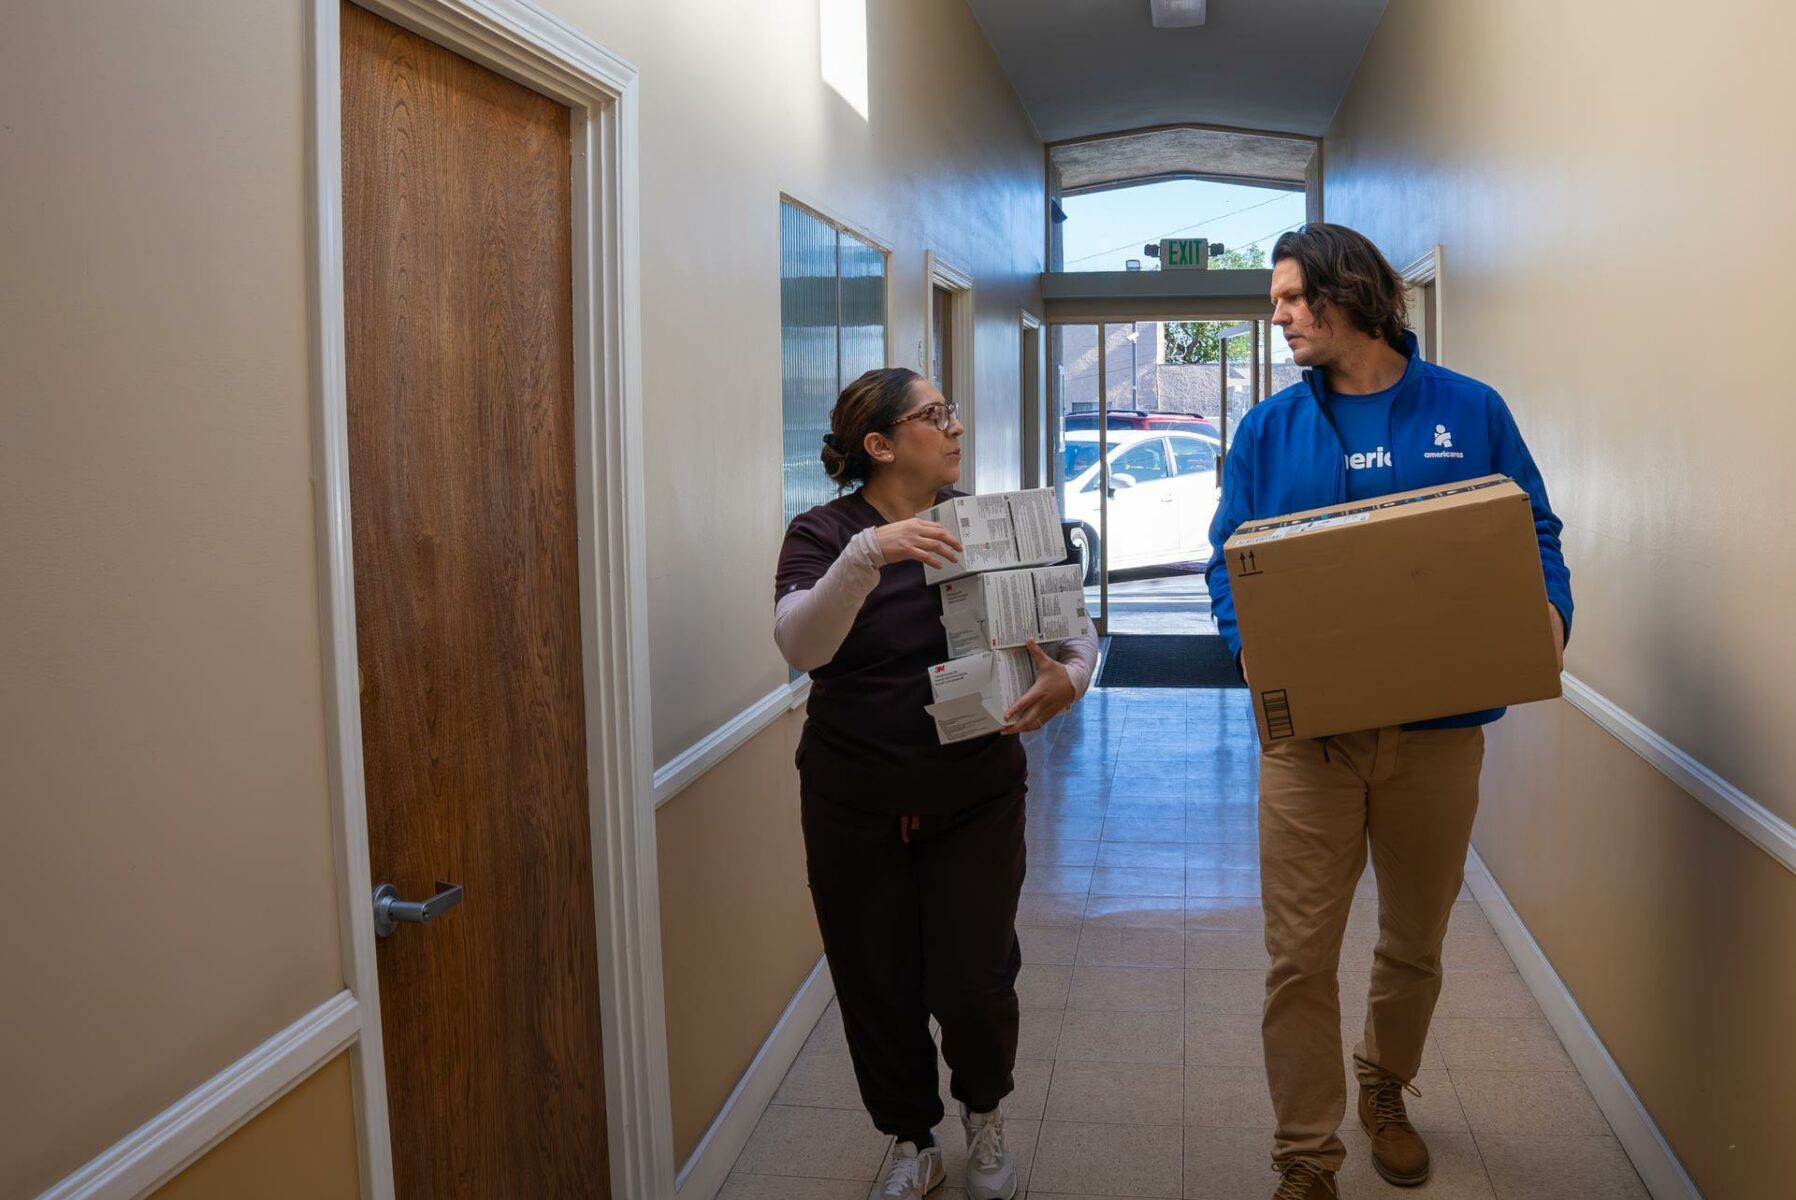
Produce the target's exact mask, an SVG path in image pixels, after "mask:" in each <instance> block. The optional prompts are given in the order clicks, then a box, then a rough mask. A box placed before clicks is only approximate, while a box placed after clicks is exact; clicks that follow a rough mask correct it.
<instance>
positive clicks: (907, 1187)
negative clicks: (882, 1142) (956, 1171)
mask: <svg viewBox="0 0 1796 1200" xmlns="http://www.w3.org/2000/svg"><path fill="white" fill-rule="evenodd" d="M946 1178H948V1172H947V1170H946V1169H945V1168H944V1167H943V1166H942V1148H941V1147H940V1146H938V1145H936V1144H935V1139H934V1138H931V1139H929V1145H927V1146H924V1147H922V1148H921V1149H919V1148H918V1146H917V1144H916V1143H915V1142H899V1143H898V1144H897V1145H896V1146H894V1147H892V1165H891V1167H889V1168H888V1169H887V1170H886V1177H885V1179H884V1180H883V1181H882V1182H881V1183H880V1185H879V1191H878V1192H876V1193H874V1194H875V1195H876V1196H878V1197H879V1200H923V1197H924V1196H926V1195H928V1194H929V1193H930V1192H933V1191H934V1190H935V1189H936V1188H939V1187H941V1186H942V1181H943V1180H944V1179H946Z"/></svg>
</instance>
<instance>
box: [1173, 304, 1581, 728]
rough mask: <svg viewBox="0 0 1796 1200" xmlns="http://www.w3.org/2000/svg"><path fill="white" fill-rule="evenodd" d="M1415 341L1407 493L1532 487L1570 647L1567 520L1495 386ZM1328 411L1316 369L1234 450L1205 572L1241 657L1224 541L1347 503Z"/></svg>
mask: <svg viewBox="0 0 1796 1200" xmlns="http://www.w3.org/2000/svg"><path fill="white" fill-rule="evenodd" d="M1406 342H1407V345H1406V347H1405V353H1406V354H1407V355H1408V356H1409V365H1408V366H1407V367H1406V368H1405V369H1404V372H1403V378H1402V380H1400V381H1399V383H1398V386H1397V394H1396V395H1395V396H1394V397H1393V398H1392V400H1391V431H1390V438H1389V439H1388V440H1387V441H1386V442H1385V445H1387V446H1389V447H1390V448H1391V460H1392V469H1393V470H1394V472H1395V475H1396V484H1397V487H1396V490H1397V491H1400V492H1407V491H1413V490H1415V489H1417V488H1425V487H1434V486H1436V485H1440V484H1448V483H1455V482H1458V481H1461V480H1466V479H1477V478H1478V477H1479V476H1482V475H1507V476H1509V477H1510V478H1511V479H1513V480H1515V481H1516V483H1518V484H1520V485H1521V486H1522V487H1523V488H1525V489H1526V490H1527V492H1528V499H1529V501H1530V502H1531V503H1532V505H1533V507H1534V530H1535V534H1536V536H1538V538H1539V539H1540V566H1541V571H1542V573H1543V574H1544V575H1545V576H1546V585H1547V599H1548V600H1550V601H1551V602H1552V604H1553V607H1555V608H1557V609H1558V610H1559V615H1560V616H1561V617H1563V618H1564V619H1565V634H1566V639H1567V640H1568V641H1569V640H1570V638H1571V627H1572V595H1571V572H1570V571H1568V570H1567V569H1566V566H1565V556H1564V555H1563V554H1562V553H1561V552H1560V549H1559V531H1560V530H1561V529H1562V528H1563V527H1564V522H1562V521H1560V519H1559V518H1558V517H1557V516H1555V515H1554V514H1553V509H1552V506H1551V505H1550V504H1549V503H1548V502H1547V488H1546V484H1545V482H1543V481H1542V480H1541V477H1540V470H1539V468H1537V467H1536V466H1535V465H1534V458H1533V456H1532V455H1530V454H1529V453H1528V447H1527V445H1526V444H1525V443H1524V442H1523V441H1522V435H1521V431H1520V430H1518V429H1517V428H1516V426H1515V418H1514V417H1513V416H1511V415H1510V413H1509V406H1508V405H1507V404H1504V403H1503V398H1502V397H1501V396H1499V395H1497V393H1496V391H1495V389H1493V388H1490V387H1488V386H1486V385H1485V384H1482V383H1479V382H1478V381H1477V380H1476V379H1468V378H1467V377H1466V376H1464V375H1459V374H1455V373H1454V372H1452V371H1449V370H1447V369H1446V368H1445V367H1440V366H1436V365H1435V364H1433V363H1428V362H1423V361H1422V360H1421V359H1420V358H1418V357H1417V356H1416V340H1415V337H1414V336H1413V335H1409V336H1407V337H1406ZM1328 406H1329V399H1328V386H1327V383H1326V381H1325V380H1324V379H1323V374H1322V372H1320V371H1305V372H1304V373H1303V381H1302V382H1301V383H1297V384H1293V385H1292V386H1291V387H1288V388H1286V389H1285V390H1284V391H1282V392H1280V393H1279V394H1278V395H1276V396H1274V397H1272V398H1271V399H1270V400H1267V401H1266V402H1264V403H1263V404H1260V405H1258V406H1256V407H1255V408H1253V409H1252V410H1250V411H1249V412H1248V414H1247V415H1246V416H1245V417H1244V418H1242V420H1241V424H1240V427H1239V428H1238V429H1237V430H1236V432H1235V435H1234V437H1233V439H1232V444H1231V445H1230V447H1229V452H1228V459H1227V462H1226V464H1225V467H1224V471H1223V483H1222V500H1221V502H1220V503H1219V504H1218V505H1217V506H1216V517H1215V520H1213V521H1212V522H1211V523H1210V546H1211V551H1210V562H1209V565H1208V566H1207V567H1205V568H1204V576H1205V578H1206V579H1207V580H1208V581H1209V585H1210V609H1211V612H1212V613H1213V614H1214V615H1215V617H1216V628H1217V630H1218V631H1219V632H1220V633H1221V634H1222V636H1223V638H1224V639H1225V640H1226V641H1227V642H1228V647H1229V649H1230V650H1231V651H1233V652H1234V654H1235V657H1236V660H1237V661H1239V660H1240V656H1241V634H1240V631H1239V629H1238V628H1237V627H1236V623H1235V604H1234V600H1233V598H1232V597H1231V596H1230V594H1229V572H1228V556H1227V555H1226V554H1224V553H1223V552H1222V547H1223V544H1224V543H1225V542H1227V541H1228V540H1229V537H1230V536H1231V535H1233V534H1234V532H1235V530H1236V529H1238V528H1240V527H1241V526H1242V525H1243V524H1245V523H1246V522H1248V521H1255V520H1259V519H1261V518H1264V517H1277V516H1283V515H1284V514H1286V513H1294V512H1302V511H1304V510H1306V509H1312V508H1328V507H1331V506H1333V505H1336V504H1344V503H1346V501H1347V464H1346V457H1347V451H1346V447H1345V446H1344V445H1343V443H1342V441H1341V437H1340V435H1339V434H1338V433H1337V432H1336V431H1335V425H1334V419H1333V417H1332V415H1331V414H1330V412H1329V407H1328ZM1437 430H1440V431H1444V432H1445V433H1446V434H1448V435H1450V436H1449V437H1448V439H1447V440H1449V441H1451V443H1452V444H1451V447H1450V448H1443V447H1442V446H1439V445H1437V444H1436V437H1437ZM1504 711H1505V710H1503V709H1500V708H1497V709H1490V710H1487V711H1485V712H1477V713H1466V714H1464V715H1463V716H1459V717H1447V718H1444V719H1442V720H1438V721H1426V722H1420V723H1419V727H1423V728H1441V727H1449V726H1468V725H1485V724H1489V723H1490V722H1492V721H1494V720H1496V719H1497V718H1498V717H1500V716H1502V715H1503V713H1504ZM1414 727H1416V726H1412V728H1414Z"/></svg>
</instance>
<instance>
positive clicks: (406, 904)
mask: <svg viewBox="0 0 1796 1200" xmlns="http://www.w3.org/2000/svg"><path fill="white" fill-rule="evenodd" d="M460 903H461V884H459V883H444V882H443V881H442V880H441V879H439V880H437V894H436V895H434V896H432V897H431V898H430V899H428V900H401V899H400V898H399V889H398V888H396V887H394V886H393V885H392V884H390V883H383V884H381V885H380V886H379V887H377V888H375V889H374V932H375V934H376V935H377V936H379V937H386V936H387V935H388V934H390V933H392V932H393V930H395V929H397V928H398V927H399V926H400V925H402V924H403V925H422V924H424V923H425V922H426V921H429V920H431V919H432V918H434V917H439V916H441V915H442V914H443V913H446V912H448V911H449V910H450V909H452V908H454V907H455V906H456V905H457V904H460Z"/></svg>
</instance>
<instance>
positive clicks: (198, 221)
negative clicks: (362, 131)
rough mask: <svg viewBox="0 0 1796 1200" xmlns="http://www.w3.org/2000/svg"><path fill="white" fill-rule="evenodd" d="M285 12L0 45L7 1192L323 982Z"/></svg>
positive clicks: (183, 11) (147, 12) (233, 1052)
mask: <svg viewBox="0 0 1796 1200" xmlns="http://www.w3.org/2000/svg"><path fill="white" fill-rule="evenodd" d="M301 16H302V12H301V6H298V5H290V4H289V5H278V4H277V5H268V4H241V3H237V2H236V0H189V2H187V3H182V4H175V5H119V4H108V3H101V2H99V0H75V2H72V3H71V2H67V0H20V2H18V3H9V4H8V5H7V6H6V18H5V21H4V30H3V31H0V111H4V112H5V113H6V114H7V115H6V119H5V129H4V134H3V135H0V146H3V150H0V153H3V154H4V157H5V163H6V166H5V168H4V169H3V170H0V214H3V217H0V220H3V222H4V228H3V230H0V247H3V248H0V289H3V292H4V296H5V301H4V305H3V306H0V312H4V319H0V396H3V397H4V401H3V402H0V513H3V514H4V517H0V563H4V564H5V565H4V567H3V568H0V663H3V664H4V669H0V763H3V764H4V765H3V766H0V772H3V774H0V791H3V793H4V802H3V804H0V809H3V814H0V914H5V915H4V916H3V917H0V929H3V930H4V950H3V953H4V962H5V967H4V971H3V973H4V976H5V979H6V982H5V984H4V986H0V1029H4V1030H5V1031H6V1032H5V1034H4V1042H5V1049H4V1054H3V1061H4V1066H3V1067H0V1075H3V1076H4V1077H5V1080H6V1082H5V1085H4V1086H3V1087H0V1129H4V1130H5V1131H6V1132H5V1135H4V1136H3V1137H0V1195H5V1196H17V1195H35V1194H36V1193H37V1191H38V1190H40V1189H41V1188H43V1187H46V1186H48V1185H49V1184H51V1183H54V1182H55V1181H56V1180H57V1179H58V1178H60V1177H61V1176H62V1175H64V1174H65V1173H67V1172H69V1171H71V1170H73V1169H75V1168H77V1167H79V1166H80V1165H81V1164H82V1163H83V1162H84V1161H86V1160H87V1159H88V1158H89V1157H91V1156H92V1155H94V1154H97V1153H99V1152H100V1151H101V1150H103V1149H105V1148H106V1147H107V1146H108V1145H110V1144H111V1143H112V1142H113V1141H115V1140H116V1139H118V1138H119V1137H121V1136H123V1135H124V1134H126V1133H128V1132H130V1131H131V1130H132V1129H133V1128H135V1127H136V1126H137V1125H139V1124H140V1123H142V1122H143V1121H146V1120H148V1119H149V1118H150V1117H152V1116H154V1115H155V1114H156V1113H157V1112H159V1111H160V1110H161V1109H163V1108H164V1107H166V1106H167V1105H169V1104H170V1103H172V1102H174V1101H175V1100H177V1099H178V1098H179V1097H180V1096H181V1095H182V1094H184V1093H185V1092H187V1091H188V1090H189V1089H191V1088H193V1087H194V1086H196V1085H197V1084H199V1083H202V1082H203V1081H205V1080H206V1079H207V1078H208V1077H210V1076H211V1075H213V1074H214V1073H216V1072H217V1071H218V1070H220V1069H221V1068H223V1067H225V1066H227V1065H228V1064H229V1063H231V1062H232V1061H234V1060H235V1059H236V1058H238V1057H239V1056H240V1055H242V1054H243V1053H244V1052H245V1051H247V1050H249V1049H250V1048H251V1047H252V1046H254V1045H255V1044H256V1043H258V1042H260V1041H261V1040H262V1039H264V1038H266V1037H267V1036H269V1035H270V1034H272V1033H274V1032H275V1031H276V1030H277V1029H279V1028H281V1027H282V1026H284V1025H286V1024H287V1023H288V1022H290V1021H292V1020H293V1019H294V1018H295V1017H297V1016H299V1015H300V1014H301V1013H302V1012H304V1011H306V1010H307V1009H309V1008H311V1007H312V1006H313V1005H315V1004H318V1003H319V1002H321V1001H323V1000H325V999H326V998H328V997H329V996H330V995H331V994H332V993H333V992H335V991H336V990H337V989H338V988H340V987H341V986H342V974H341V971H340V969H339V965H338V957H337V914H336V907H335V890H334V886H333V883H332V873H331V872H332V867H331V843H330V822H329V809H328V806H327V801H326V795H327V793H326V782H325V752H324V734H323V714H322V697H321V685H320V671H319V636H318V608H317V602H316V595H317V582H316V574H315V568H314V549H313V538H312V498H311V488H310V483H309V480H308V473H309V471H310V467H311V457H310V450H309V432H308V430H309V425H308V412H309V408H308V405H309V400H308V394H307V386H308V384H307V365H306V362H307V348H306V346H307V343H306V289H305V279H306V275H305V240H304V239H305V187H304V158H303V156H302V152H301V151H302V146H303V139H302V128H303V126H302V114H303V86H302V84H303V78H302V74H301V72H302V68H303V65H304V60H303V56H302V52H301V48H302V46H303V40H302V28H301Z"/></svg>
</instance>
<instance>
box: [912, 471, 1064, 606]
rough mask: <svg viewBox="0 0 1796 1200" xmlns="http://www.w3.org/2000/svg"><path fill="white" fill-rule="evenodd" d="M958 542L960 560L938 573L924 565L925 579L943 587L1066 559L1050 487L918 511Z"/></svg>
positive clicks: (973, 498) (969, 498)
mask: <svg viewBox="0 0 1796 1200" xmlns="http://www.w3.org/2000/svg"><path fill="white" fill-rule="evenodd" d="M918 515H919V516H920V517H922V518H924V519H925V520H929V521H934V522H935V523H936V524H938V525H941V526H943V527H944V528H946V529H947V530H948V531H949V532H950V533H953V534H954V535H955V536H956V537H958V538H959V539H960V543H961V545H962V547H964V549H963V552H962V553H961V556H960V561H959V562H957V563H948V564H947V565H945V566H943V567H942V568H941V569H939V570H938V569H936V568H934V567H931V566H929V565H928V564H927V563H925V564H924V565H923V581H924V582H925V583H929V584H937V583H947V582H950V581H951V580H955V579H964V578H966V577H967V576H968V575H977V574H979V573H980V572H982V571H1003V570H1010V569H1013V568H1016V567H1035V566H1042V565H1044V564H1046V563H1057V562H1060V561H1061V560H1062V559H1064V558H1065V557H1066V541H1065V539H1064V538H1063V537H1062V536H1061V533H1060V505H1059V502H1058V501H1057V500H1056V499H1055V498H1054V489H1053V488H1034V489H1032V490H1030V491H1026V492H993V493H991V494H989V495H984V496H956V497H955V498H954V499H952V500H946V501H943V502H942V503H941V504H938V505H936V506H935V507H934V508H932V509H929V510H928V511H927V512H923V513H919V514H918Z"/></svg>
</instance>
